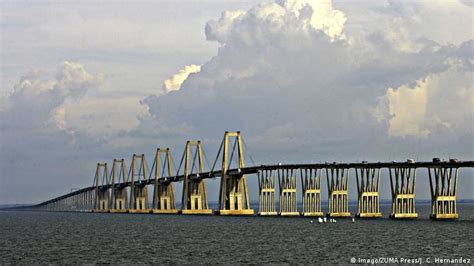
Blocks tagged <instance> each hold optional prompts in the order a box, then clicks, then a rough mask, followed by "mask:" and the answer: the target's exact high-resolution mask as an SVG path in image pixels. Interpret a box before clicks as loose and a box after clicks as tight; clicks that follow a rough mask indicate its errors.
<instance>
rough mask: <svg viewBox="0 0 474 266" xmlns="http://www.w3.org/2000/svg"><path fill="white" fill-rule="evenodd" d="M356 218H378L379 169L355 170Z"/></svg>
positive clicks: (380, 215) (379, 213)
mask: <svg viewBox="0 0 474 266" xmlns="http://www.w3.org/2000/svg"><path fill="white" fill-rule="evenodd" d="M355 171H356V181H357V194H358V198H357V206H358V207H357V215H356V216H357V217H360V218H379V217H382V213H381V212H380V196H379V191H380V168H369V167H366V168H356V169H355Z"/></svg>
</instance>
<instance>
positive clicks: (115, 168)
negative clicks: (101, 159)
mask: <svg viewBox="0 0 474 266" xmlns="http://www.w3.org/2000/svg"><path fill="white" fill-rule="evenodd" d="M126 173H127V168H126V166H125V160H124V159H114V161H113V164H112V170H111V179H112V202H111V207H110V210H109V212H111V213H117V212H118V213H125V212H127V211H128V209H129V206H128V193H127V187H126V186H125V185H124V184H125V183H127V181H128V178H127V177H126V176H125V175H126ZM117 181H118V182H117Z"/></svg>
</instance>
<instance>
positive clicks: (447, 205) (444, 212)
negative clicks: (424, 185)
mask: <svg viewBox="0 0 474 266" xmlns="http://www.w3.org/2000/svg"><path fill="white" fill-rule="evenodd" d="M452 161H453V162H455V160H452ZM433 162H436V159H434V160H433ZM428 174H429V178H430V191H431V216H430V217H431V218H432V219H457V218H458V217H459V215H458V212H457V207H456V192H457V187H458V177H459V168H458V167H442V166H439V167H429V168H428Z"/></svg>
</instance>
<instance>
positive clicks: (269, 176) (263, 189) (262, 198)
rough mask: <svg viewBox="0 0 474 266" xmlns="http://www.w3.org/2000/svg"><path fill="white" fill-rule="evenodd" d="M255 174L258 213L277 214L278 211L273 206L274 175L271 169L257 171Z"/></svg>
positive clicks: (264, 214) (263, 214)
mask: <svg viewBox="0 0 474 266" xmlns="http://www.w3.org/2000/svg"><path fill="white" fill-rule="evenodd" d="M257 176H258V190H259V201H258V203H259V205H258V215H261V216H273V215H277V214H278V213H277V211H276V208H275V176H274V175H273V171H271V170H266V171H259V172H258V173H257Z"/></svg>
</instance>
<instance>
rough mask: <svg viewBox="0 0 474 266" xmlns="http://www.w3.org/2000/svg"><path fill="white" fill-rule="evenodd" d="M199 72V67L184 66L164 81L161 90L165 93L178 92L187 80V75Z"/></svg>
mask: <svg viewBox="0 0 474 266" xmlns="http://www.w3.org/2000/svg"><path fill="white" fill-rule="evenodd" d="M199 71H201V67H200V66H198V65H189V66H185V67H184V68H183V69H181V70H179V72H178V73H176V74H174V75H173V76H172V77H171V78H169V79H167V80H165V82H164V83H163V90H164V91H165V92H167V93H168V92H170V91H177V90H179V89H180V88H181V84H183V82H184V81H185V80H186V79H187V78H188V76H189V74H191V73H198V72H199Z"/></svg>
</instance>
